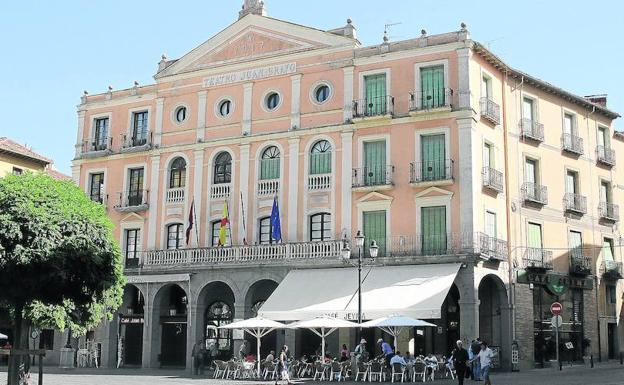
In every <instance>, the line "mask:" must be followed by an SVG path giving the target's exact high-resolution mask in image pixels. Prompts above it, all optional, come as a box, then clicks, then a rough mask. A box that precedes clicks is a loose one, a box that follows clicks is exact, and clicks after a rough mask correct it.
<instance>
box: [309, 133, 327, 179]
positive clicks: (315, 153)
mask: <svg viewBox="0 0 624 385" xmlns="http://www.w3.org/2000/svg"><path fill="white" fill-rule="evenodd" d="M331 158H332V147H331V144H329V142H328V141H327V140H319V141H318V142H316V143H314V145H313V146H312V148H311V149H310V174H313V175H314V174H329V173H331V171H332V170H331Z"/></svg>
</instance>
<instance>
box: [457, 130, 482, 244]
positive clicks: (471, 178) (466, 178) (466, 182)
mask: <svg viewBox="0 0 624 385" xmlns="http://www.w3.org/2000/svg"><path fill="white" fill-rule="evenodd" d="M457 124H458V126H459V127H458V128H459V161H458V163H457V164H456V165H457V166H458V167H457V169H458V173H459V175H458V176H457V177H458V180H459V192H460V194H459V225H460V226H459V228H460V229H461V237H462V242H464V240H469V241H470V242H472V233H473V232H474V215H475V198H474V191H475V190H476V187H475V185H474V184H475V181H478V180H479V179H478V175H475V173H476V170H477V169H478V167H475V164H476V163H473V162H474V161H475V159H474V157H473V137H472V128H473V121H472V118H468V119H458V120H457Z"/></svg>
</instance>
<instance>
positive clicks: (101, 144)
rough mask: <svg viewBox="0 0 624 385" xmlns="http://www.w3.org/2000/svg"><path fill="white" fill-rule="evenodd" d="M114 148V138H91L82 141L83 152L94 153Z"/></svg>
mask: <svg viewBox="0 0 624 385" xmlns="http://www.w3.org/2000/svg"><path fill="white" fill-rule="evenodd" d="M112 149H113V138H112V137H110V136H109V137H106V138H95V139H90V140H85V141H84V142H82V153H83V154H88V153H94V152H104V151H112Z"/></svg>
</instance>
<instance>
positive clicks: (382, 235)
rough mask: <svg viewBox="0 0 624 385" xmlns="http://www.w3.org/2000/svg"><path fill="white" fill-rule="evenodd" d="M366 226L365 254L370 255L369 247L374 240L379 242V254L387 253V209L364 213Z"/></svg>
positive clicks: (380, 255)
mask: <svg viewBox="0 0 624 385" xmlns="http://www.w3.org/2000/svg"><path fill="white" fill-rule="evenodd" d="M362 222H363V228H364V236H365V237H366V238H365V239H364V250H363V252H364V255H366V256H368V255H369V248H370V244H371V242H372V241H375V242H377V246H378V247H379V252H378V254H377V255H378V256H379V257H383V256H384V255H385V254H386V211H385V210H381V211H365V212H363V213H362Z"/></svg>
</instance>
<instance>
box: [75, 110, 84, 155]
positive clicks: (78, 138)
mask: <svg viewBox="0 0 624 385" xmlns="http://www.w3.org/2000/svg"><path fill="white" fill-rule="evenodd" d="M86 113H87V112H86V111H85V110H79V111H78V133H77V134H76V146H75V150H76V158H78V157H79V156H80V154H81V153H82V142H83V141H84V126H85V115H86Z"/></svg>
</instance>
